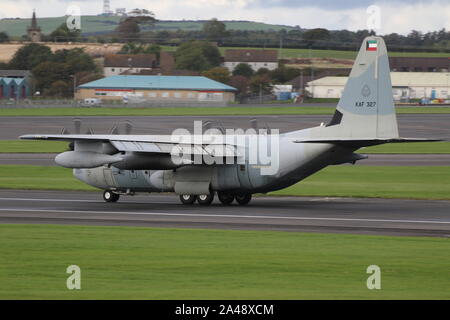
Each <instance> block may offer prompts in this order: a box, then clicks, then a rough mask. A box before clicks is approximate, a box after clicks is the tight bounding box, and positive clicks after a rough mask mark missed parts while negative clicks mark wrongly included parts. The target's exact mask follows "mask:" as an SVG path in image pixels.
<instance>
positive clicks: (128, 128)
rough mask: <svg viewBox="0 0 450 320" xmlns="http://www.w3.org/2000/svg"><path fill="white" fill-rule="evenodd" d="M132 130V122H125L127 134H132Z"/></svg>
mask: <svg viewBox="0 0 450 320" xmlns="http://www.w3.org/2000/svg"><path fill="white" fill-rule="evenodd" d="M132 129H133V124H132V123H131V121H129V120H127V121H125V134H130V133H131V130H132Z"/></svg>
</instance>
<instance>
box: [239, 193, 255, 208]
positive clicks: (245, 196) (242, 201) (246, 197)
mask: <svg viewBox="0 0 450 320" xmlns="http://www.w3.org/2000/svg"><path fill="white" fill-rule="evenodd" d="M235 199H236V202H237V203H239V205H241V206H245V205H246V204H248V203H249V202H250V200H252V194H251V193H238V194H236V195H235Z"/></svg>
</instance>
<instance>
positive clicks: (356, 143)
mask: <svg viewBox="0 0 450 320" xmlns="http://www.w3.org/2000/svg"><path fill="white" fill-rule="evenodd" d="M437 141H444V140H442V139H421V138H389V139H383V138H378V139H370V138H369V139H364V138H362V139H354V138H348V139H346V138H336V139H333V138H331V139H327V138H325V139H305V140H294V141H293V142H294V143H331V144H338V145H342V146H348V147H368V146H376V145H379V144H385V143H404V142H437Z"/></svg>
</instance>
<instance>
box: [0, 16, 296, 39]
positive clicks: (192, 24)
mask: <svg viewBox="0 0 450 320" xmlns="http://www.w3.org/2000/svg"><path fill="white" fill-rule="evenodd" d="M30 15H31V14H30ZM120 19H121V17H118V16H112V17H105V16H82V17H81V27H82V31H83V33H92V32H96V33H98V32H112V31H114V29H115V28H116V27H117V26H118V25H119V23H120ZM65 21H66V17H52V18H43V17H39V16H38V24H39V27H41V29H42V32H43V33H45V34H49V33H51V32H52V31H53V30H55V29H56V28H57V27H58V26H59V25H61V24H62V23H64V22H65ZM30 23H31V20H30V19H11V20H5V19H4V20H0V30H2V31H5V32H6V33H8V35H9V36H13V37H20V36H22V35H24V34H26V29H27V27H28V26H29V25H30ZM225 24H226V27H227V29H228V30H249V31H250V30H255V31H261V30H270V29H272V30H276V31H278V30H281V29H286V30H287V31H289V30H291V29H293V28H294V27H290V26H282V25H274V24H267V23H261V22H251V21H225ZM202 27H203V22H200V21H158V22H157V23H156V24H155V26H154V27H153V28H152V29H153V30H157V31H159V30H174V31H176V30H178V29H181V30H186V31H199V30H201V29H202ZM144 31H145V28H144Z"/></svg>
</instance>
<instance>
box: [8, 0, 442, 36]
mask: <svg viewBox="0 0 450 320" xmlns="http://www.w3.org/2000/svg"><path fill="white" fill-rule="evenodd" d="M110 2H111V8H112V9H114V8H118V7H126V9H127V10H131V9H133V8H146V9H149V10H151V11H153V12H154V13H155V14H156V18H158V19H161V20H181V19H187V20H190V19H193V20H196V19H210V18H213V17H216V18H218V19H220V20H251V21H260V22H266V23H274V24H286V25H292V26H295V25H299V26H301V27H302V28H318V27H322V28H327V29H349V30H359V29H366V28H367V19H368V16H369V15H368V14H367V13H366V10H367V7H368V6H370V5H373V4H374V5H377V6H378V7H379V8H380V10H381V11H380V12H381V14H380V18H381V19H380V29H379V30H378V33H380V34H385V33H391V32H397V33H402V34H406V33H408V32H409V31H410V30H412V29H416V30H420V31H424V32H427V31H435V30H439V29H442V28H446V29H447V30H449V29H450V0H428V1H423V0H389V1H387V0H381V1H368V0H340V1H339V0H334V1H330V0H158V1H151V0H127V1H123V0H111V1H110ZM71 3H75V4H78V5H79V7H80V8H81V11H82V14H87V15H95V14H98V13H100V12H101V11H102V8H103V0H79V1H69V0H0V18H5V17H9V18H11V17H29V16H31V14H32V11H33V8H35V9H36V12H37V15H38V17H39V16H40V17H44V16H45V17H55V16H62V15H64V14H65V13H66V10H67V7H68V6H69V4H71Z"/></svg>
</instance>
